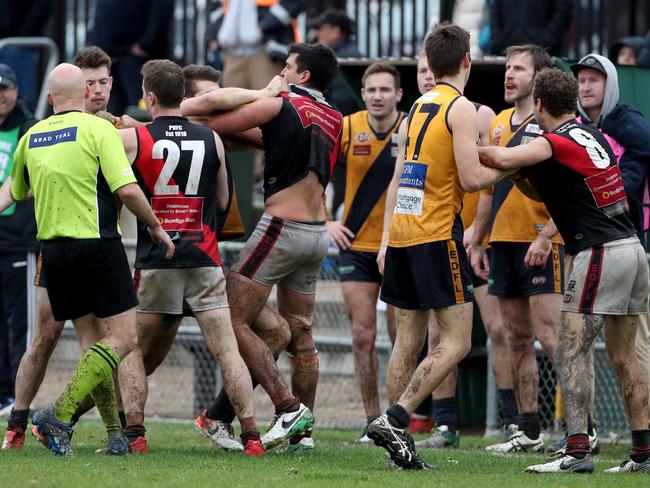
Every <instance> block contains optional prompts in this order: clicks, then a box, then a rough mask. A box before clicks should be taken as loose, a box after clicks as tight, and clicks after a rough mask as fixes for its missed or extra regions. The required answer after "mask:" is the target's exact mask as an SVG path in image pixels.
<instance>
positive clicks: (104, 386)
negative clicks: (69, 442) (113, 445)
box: [90, 375, 126, 436]
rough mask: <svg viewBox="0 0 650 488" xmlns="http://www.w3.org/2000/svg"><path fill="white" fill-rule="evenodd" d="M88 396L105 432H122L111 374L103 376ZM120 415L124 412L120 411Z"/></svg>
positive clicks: (109, 433)
mask: <svg viewBox="0 0 650 488" xmlns="http://www.w3.org/2000/svg"><path fill="white" fill-rule="evenodd" d="M90 397H91V398H92V399H93V401H94V402H95V405H96V406H97V410H98V411H99V415H100V416H101V417H102V421H103V422H104V427H106V433H107V434H108V435H109V436H110V435H111V434H118V433H120V432H122V423H121V419H120V417H119V416H118V414H117V403H116V401H115V383H114V381H113V375H110V376H109V377H108V378H104V381H102V382H101V383H99V384H98V385H97V386H96V387H95V389H94V390H93V391H92V392H91V393H90ZM122 415H124V412H122ZM125 423H126V422H125Z"/></svg>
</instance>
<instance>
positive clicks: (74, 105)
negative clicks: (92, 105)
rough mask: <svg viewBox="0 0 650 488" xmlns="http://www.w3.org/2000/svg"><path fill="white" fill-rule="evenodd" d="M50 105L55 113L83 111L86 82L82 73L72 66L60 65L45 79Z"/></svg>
mask: <svg viewBox="0 0 650 488" xmlns="http://www.w3.org/2000/svg"><path fill="white" fill-rule="evenodd" d="M47 89H48V95H49V99H50V103H51V104H52V105H53V106H54V108H55V109H56V111H57V112H60V111H62V110H77V109H80V110H82V111H83V108H84V100H85V98H86V92H87V88H86V80H85V78H84V74H83V72H82V71H81V70H80V69H79V68H77V67H76V66H75V65H73V64H68V63H62V64H59V65H58V66H57V67H56V68H54V69H53V70H52V72H51V73H50V75H49V76H48V78H47Z"/></svg>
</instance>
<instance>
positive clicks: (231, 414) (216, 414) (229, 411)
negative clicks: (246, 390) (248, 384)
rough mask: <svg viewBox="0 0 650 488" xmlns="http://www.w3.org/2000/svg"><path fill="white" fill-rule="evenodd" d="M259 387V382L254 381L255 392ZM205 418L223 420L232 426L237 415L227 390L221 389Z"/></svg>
mask: <svg viewBox="0 0 650 488" xmlns="http://www.w3.org/2000/svg"><path fill="white" fill-rule="evenodd" d="M257 385H258V383H257V381H255V380H253V390H254V389H255V387H256V386H257ZM205 416H206V417H208V418H209V419H212V420H221V421H222V422H225V423H227V424H232V422H233V420H235V417H236V416H237V414H236V413H235V409H234V408H232V405H231V404H230V400H229V399H228V395H227V394H226V389H225V388H221V391H220V392H219V394H218V395H217V398H215V400H214V401H213V402H212V405H210V407H209V408H208V410H207V412H206V415H205Z"/></svg>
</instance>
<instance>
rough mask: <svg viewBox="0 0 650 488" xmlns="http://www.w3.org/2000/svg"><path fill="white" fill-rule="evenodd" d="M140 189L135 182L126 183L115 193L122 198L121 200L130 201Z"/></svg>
mask: <svg viewBox="0 0 650 488" xmlns="http://www.w3.org/2000/svg"><path fill="white" fill-rule="evenodd" d="M138 190H140V187H139V186H138V185H137V184H135V183H128V184H126V185H124V186H121V187H119V188H118V189H117V190H116V191H115V193H117V196H118V197H119V198H120V200H122V202H125V203H126V202H130V201H132V200H133V199H134V198H135V197H136V193H137V192H138Z"/></svg>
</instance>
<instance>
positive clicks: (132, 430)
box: [124, 424, 147, 442]
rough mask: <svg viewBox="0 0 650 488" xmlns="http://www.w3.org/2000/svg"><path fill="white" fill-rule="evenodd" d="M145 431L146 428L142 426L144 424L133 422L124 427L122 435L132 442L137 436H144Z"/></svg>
mask: <svg viewBox="0 0 650 488" xmlns="http://www.w3.org/2000/svg"><path fill="white" fill-rule="evenodd" d="M145 432H147V429H145V428H144V425H137V424H133V425H127V426H126V427H124V435H125V436H126V438H127V439H128V441H129V442H134V441H135V440H136V439H137V438H138V437H144V434H145Z"/></svg>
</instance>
